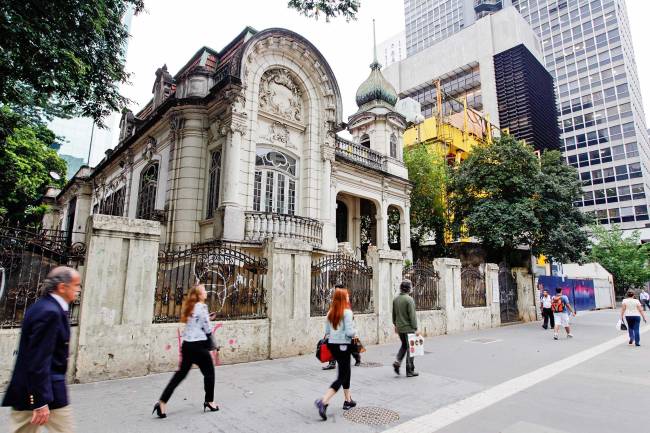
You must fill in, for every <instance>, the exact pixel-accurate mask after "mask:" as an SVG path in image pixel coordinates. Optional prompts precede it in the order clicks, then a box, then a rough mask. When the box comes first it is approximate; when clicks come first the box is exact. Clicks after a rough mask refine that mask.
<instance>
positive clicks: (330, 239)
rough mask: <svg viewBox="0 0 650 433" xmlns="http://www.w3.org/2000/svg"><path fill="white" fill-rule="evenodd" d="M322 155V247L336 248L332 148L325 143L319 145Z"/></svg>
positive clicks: (327, 248)
mask: <svg viewBox="0 0 650 433" xmlns="http://www.w3.org/2000/svg"><path fill="white" fill-rule="evenodd" d="M321 154H322V156H323V170H322V173H321V176H322V177H321V194H320V196H321V201H320V207H321V208H320V220H321V222H322V223H323V237H322V242H323V248H324V249H326V250H332V251H334V250H336V248H337V242H336V206H335V203H336V197H332V161H334V148H333V147H332V146H331V145H329V144H327V143H326V144H325V145H323V146H321Z"/></svg>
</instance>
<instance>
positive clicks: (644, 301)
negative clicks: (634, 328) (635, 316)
mask: <svg viewBox="0 0 650 433" xmlns="http://www.w3.org/2000/svg"><path fill="white" fill-rule="evenodd" d="M639 299H640V300H641V305H643V311H645V308H646V307H648V308H650V295H649V294H648V291H647V290H646V289H643V290H641V293H639Z"/></svg>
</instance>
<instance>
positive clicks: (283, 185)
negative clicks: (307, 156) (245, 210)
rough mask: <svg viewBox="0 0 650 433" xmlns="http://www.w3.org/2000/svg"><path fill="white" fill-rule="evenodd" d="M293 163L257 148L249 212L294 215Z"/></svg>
mask: <svg viewBox="0 0 650 433" xmlns="http://www.w3.org/2000/svg"><path fill="white" fill-rule="evenodd" d="M297 165H298V163H297V161H296V160H295V159H294V158H292V157H291V156H289V155H287V154H285V153H282V152H278V151H276V150H269V149H257V156H256V158H255V184H254V185H253V210H256V211H262V212H266V213H281V214H289V215H294V214H295V213H296V190H297V187H296V186H297V182H298V178H297V176H296V173H297Z"/></svg>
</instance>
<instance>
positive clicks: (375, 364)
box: [358, 362, 384, 367]
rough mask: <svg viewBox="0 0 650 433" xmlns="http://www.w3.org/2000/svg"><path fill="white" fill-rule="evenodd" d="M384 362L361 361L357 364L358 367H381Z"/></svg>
mask: <svg viewBox="0 0 650 433" xmlns="http://www.w3.org/2000/svg"><path fill="white" fill-rule="evenodd" d="M383 365H384V364H382V363H381V362H362V363H361V364H359V365H358V366H359V367H383Z"/></svg>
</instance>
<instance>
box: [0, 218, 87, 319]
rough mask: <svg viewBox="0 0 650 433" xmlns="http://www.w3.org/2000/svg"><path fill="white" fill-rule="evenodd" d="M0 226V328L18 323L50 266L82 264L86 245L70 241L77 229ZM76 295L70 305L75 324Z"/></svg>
mask: <svg viewBox="0 0 650 433" xmlns="http://www.w3.org/2000/svg"><path fill="white" fill-rule="evenodd" d="M74 235H75V236H73V233H70V232H66V231H61V230H42V229H35V228H23V227H9V226H0V328H15V327H19V326H20V325H21V322H22V320H23V318H24V316H25V312H26V311H27V309H28V308H29V307H30V306H31V305H32V304H33V303H34V302H36V300H37V299H38V298H39V297H41V296H42V294H43V293H42V291H41V287H42V284H43V281H44V280H45V277H46V276H47V274H48V273H49V272H50V270H51V269H52V268H55V267H57V266H61V265H66V266H70V267H73V268H78V267H80V266H83V264H84V261H85V256H86V245H85V244H84V243H83V242H72V239H73V237H74V238H77V237H81V236H83V234H81V233H78V234H77V233H74ZM79 305H80V299H79V298H78V299H77V300H75V301H74V302H73V303H72V304H71V305H70V310H69V320H70V324H71V325H76V324H78V320H79Z"/></svg>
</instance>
